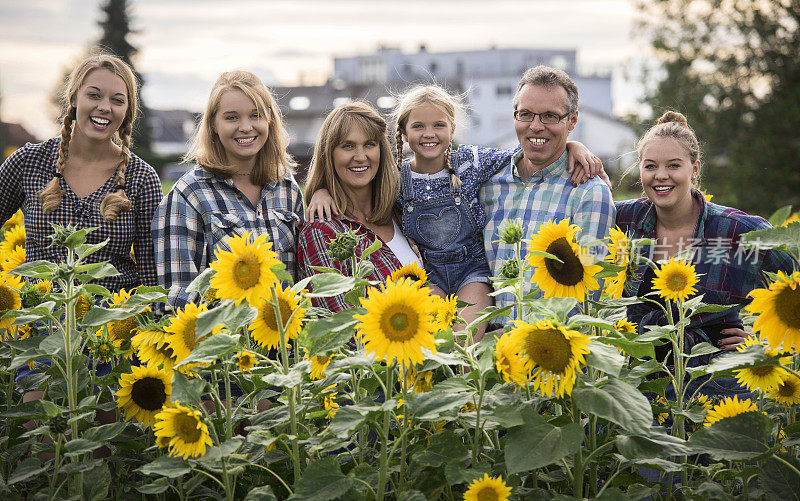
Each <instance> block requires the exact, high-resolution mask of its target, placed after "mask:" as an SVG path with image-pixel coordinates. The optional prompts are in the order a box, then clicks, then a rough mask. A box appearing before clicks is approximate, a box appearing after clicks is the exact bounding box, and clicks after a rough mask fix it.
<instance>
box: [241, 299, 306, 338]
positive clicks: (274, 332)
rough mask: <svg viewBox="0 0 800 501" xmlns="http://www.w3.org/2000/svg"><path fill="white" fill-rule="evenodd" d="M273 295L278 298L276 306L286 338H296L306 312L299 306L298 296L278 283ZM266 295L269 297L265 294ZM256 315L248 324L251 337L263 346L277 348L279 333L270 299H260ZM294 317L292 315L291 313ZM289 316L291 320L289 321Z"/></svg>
mask: <svg viewBox="0 0 800 501" xmlns="http://www.w3.org/2000/svg"><path fill="white" fill-rule="evenodd" d="M275 295H276V297H277V298H278V308H279V309H280V312H281V323H283V326H284V329H285V331H286V340H287V342H288V340H289V339H297V336H299V335H300V330H301V329H302V327H303V325H302V324H303V316H304V315H305V313H306V310H305V309H304V308H301V307H300V296H298V295H297V294H295V293H294V291H293V290H292V289H291V288H290V287H286V288H285V289H283V288H281V287H280V285H278V286H276V287H275ZM266 297H271V296H270V295H269V294H267V296H266ZM257 308H258V316H257V317H256V319H255V320H253V323H251V324H250V331H251V332H252V336H253V339H255V340H256V342H257V343H258V344H259V345H260V346H262V347H264V348H278V347H279V345H280V344H281V335H280V332H279V331H278V319H277V318H276V315H275V307H274V305H273V304H272V302H271V301H265V300H263V299H262V300H260V302H259V304H258V306H257ZM295 311H296V313H294V317H292V313H293V312H295ZM289 317H291V321H289Z"/></svg>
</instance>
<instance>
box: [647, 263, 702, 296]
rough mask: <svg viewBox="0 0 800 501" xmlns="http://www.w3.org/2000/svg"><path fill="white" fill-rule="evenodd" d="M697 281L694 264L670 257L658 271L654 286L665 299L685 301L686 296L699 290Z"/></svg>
mask: <svg viewBox="0 0 800 501" xmlns="http://www.w3.org/2000/svg"><path fill="white" fill-rule="evenodd" d="M697 281H698V278H697V275H696V274H695V272H694V265H693V264H690V263H688V262H686V261H684V260H678V261H676V260H675V259H674V258H670V259H669V261H667V263H666V264H664V265H663V266H662V267H661V269H659V270H657V271H656V277H655V278H654V279H653V288H654V289H656V290H657V291H658V294H659V295H660V296H661V297H663V298H665V299H671V300H673V301H685V300H686V298H688V297H689V296H691V295H693V294H695V293H696V292H697V289H695V288H694V285H695V284H696V283H697Z"/></svg>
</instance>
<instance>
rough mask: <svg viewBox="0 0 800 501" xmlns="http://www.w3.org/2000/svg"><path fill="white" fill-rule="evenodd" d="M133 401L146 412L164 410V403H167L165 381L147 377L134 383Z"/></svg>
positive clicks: (132, 390)
mask: <svg viewBox="0 0 800 501" xmlns="http://www.w3.org/2000/svg"><path fill="white" fill-rule="evenodd" d="M131 399H132V400H133V402H134V403H135V404H136V405H138V406H139V407H141V408H142V409H144V410H146V411H155V410H158V409H160V408H162V407H163V406H164V402H166V401H167V393H166V392H165V391H164V381H162V380H160V379H158V378H154V377H145V378H142V379H140V380H138V381H136V382H134V383H133V388H131Z"/></svg>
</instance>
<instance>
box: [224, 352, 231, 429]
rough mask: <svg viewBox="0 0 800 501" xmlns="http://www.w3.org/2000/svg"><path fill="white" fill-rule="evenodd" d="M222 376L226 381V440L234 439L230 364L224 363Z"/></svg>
mask: <svg viewBox="0 0 800 501" xmlns="http://www.w3.org/2000/svg"><path fill="white" fill-rule="evenodd" d="M222 371H223V372H222V375H223V377H224V379H225V440H230V439H231V437H233V416H232V415H231V375H230V372H229V370H228V364H227V363H225V362H223V363H222Z"/></svg>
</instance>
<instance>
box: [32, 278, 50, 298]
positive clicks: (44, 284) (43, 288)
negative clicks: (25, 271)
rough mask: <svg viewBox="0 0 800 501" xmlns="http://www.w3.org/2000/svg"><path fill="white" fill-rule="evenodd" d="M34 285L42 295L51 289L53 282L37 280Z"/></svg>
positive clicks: (48, 292)
mask: <svg viewBox="0 0 800 501" xmlns="http://www.w3.org/2000/svg"><path fill="white" fill-rule="evenodd" d="M34 287H35V288H36V290H38V291H39V292H41V293H42V296H46V295H48V294H50V293H51V292H52V291H53V282H51V281H50V280H37V281H36V284H34Z"/></svg>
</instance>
